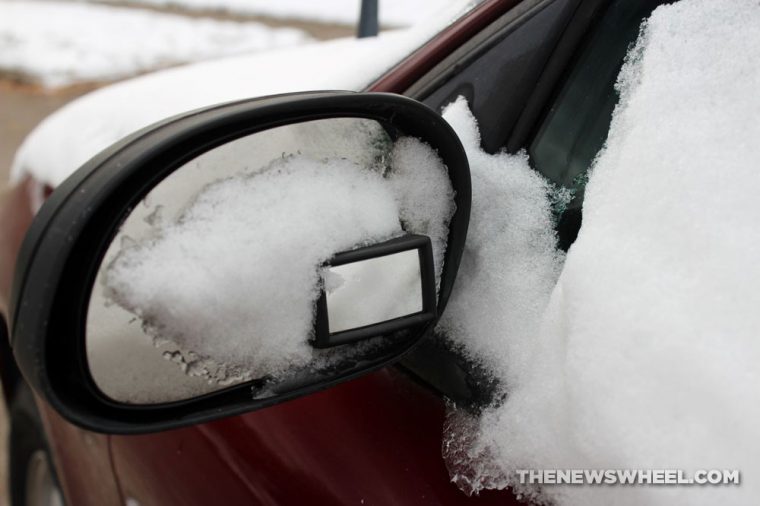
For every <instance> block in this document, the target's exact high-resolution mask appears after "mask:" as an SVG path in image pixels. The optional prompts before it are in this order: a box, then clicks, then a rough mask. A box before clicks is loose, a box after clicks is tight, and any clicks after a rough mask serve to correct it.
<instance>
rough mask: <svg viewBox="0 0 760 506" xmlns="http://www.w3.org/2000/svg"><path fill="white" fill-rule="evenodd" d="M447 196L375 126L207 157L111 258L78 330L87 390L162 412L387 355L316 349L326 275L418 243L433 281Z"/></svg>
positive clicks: (178, 178) (415, 156) (236, 147)
mask: <svg viewBox="0 0 760 506" xmlns="http://www.w3.org/2000/svg"><path fill="white" fill-rule="evenodd" d="M453 198H454V192H453V189H452V187H451V182H450V180H449V178H448V173H447V170H446V168H445V166H444V165H443V163H442V162H441V160H440V158H439V157H438V155H437V154H436V153H435V152H434V151H433V150H432V148H430V147H428V146H427V145H426V144H424V143H422V142H421V141H419V140H417V139H414V138H410V137H401V138H398V139H395V140H392V139H391V138H390V137H389V136H388V134H387V133H386V131H385V129H384V128H383V127H382V126H381V125H380V124H379V123H376V122H374V121H370V120H362V119H348V118H346V119H342V118H338V119H330V120H319V121H312V122H307V123H302V124H297V125H291V126H287V127H280V128H275V129H272V130H268V131H265V132H262V133H258V134H254V135H250V136H248V137H244V138H242V139H239V140H237V141H233V142H230V143H228V144H225V145H223V146H221V147H219V148H216V149H214V150H211V151H209V152H207V153H205V154H203V155H201V156H200V157H198V158H196V159H195V160H193V161H191V162H189V163H187V164H186V165H184V166H183V167H180V168H179V169H178V170H177V171H176V172H174V173H173V174H172V175H171V176H169V177H168V178H166V179H165V180H164V181H162V182H161V183H160V184H159V185H158V186H156V187H155V188H154V189H153V190H151V192H150V193H149V194H148V195H147V196H146V197H145V198H144V200H143V202H142V203H141V204H139V205H138V206H137V207H136V208H135V209H134V210H133V211H132V212H131V214H130V215H129V217H128V218H127V220H126V221H125V222H124V224H123V226H122V227H121V230H120V232H119V234H118V235H117V237H116V238H115V239H114V241H113V243H112V244H111V246H110V248H109V250H108V251H107V253H106V256H105V258H104V260H103V262H102V264H101V267H100V270H99V273H98V279H97V280H96V284H95V287H94V288H93V293H92V298H91V301H90V306H89V311H88V321H87V354H88V360H89V364H90V369H91V372H92V376H93V378H94V380H95V382H96V383H97V385H98V386H99V387H100V389H101V390H102V391H103V392H104V393H105V394H106V395H108V396H109V397H111V398H113V399H116V400H119V401H122V402H132V403H143V404H144V403H155V402H167V401H174V400H180V399H185V398H188V397H191V396H195V395H199V394H202V393H205V392H209V391H214V390H218V389H221V388H225V387H227V386H229V385H232V384H236V383H239V382H242V381H248V380H260V379H262V378H269V380H271V381H270V383H271V382H272V381H275V382H276V381H280V380H283V379H287V377H289V375H290V374H291V373H293V372H294V371H302V370H304V369H314V370H319V369H324V368H325V367H328V366H334V365H336V364H337V363H338V362H340V361H341V360H348V359H349V358H351V357H352V356H354V355H355V354H356V353H367V350H368V348H372V347H375V348H382V347H383V345H384V343H383V340H382V339H375V340H372V339H370V340H369V341H367V342H366V343H361V344H356V345H351V346H348V347H346V346H344V347H340V346H339V347H336V348H332V349H325V350H318V349H315V348H314V347H313V346H311V345H310V344H309V340H310V338H311V337H313V335H312V334H313V329H314V317H315V303H316V300H317V298H318V297H319V293H320V286H321V285H320V283H321V280H320V266H321V265H322V264H323V263H324V262H325V261H327V260H329V259H330V258H331V257H332V256H333V255H335V254H336V253H339V252H342V251H346V250H350V249H353V248H355V247H359V246H364V245H369V244H373V243H377V242H381V241H384V240H388V239H392V238H395V237H399V236H401V235H403V234H405V233H416V234H423V235H426V236H428V237H430V239H431V241H432V245H433V257H434V258H433V261H434V264H435V272H436V273H437V275H440V272H441V268H442V261H443V255H444V253H445V245H446V237H447V235H448V223H449V220H450V219H451V216H452V215H453V212H454V210H455V207H454V202H453ZM417 267H419V266H417ZM404 270H405V271H406V272H409V273H410V275H413V274H414V270H413V269H412V270H410V269H409V267H408V266H406V267H404ZM417 273H418V274H417V275H418V276H419V268H418V269H417ZM336 276H338V275H337V274H334V277H336ZM335 281H336V280H335V279H332V280H330V282H329V284H332V285H335V284H336V283H335ZM327 284H328V280H327V279H326V278H325V281H324V285H325V290H326V291H328V293H329V291H330V290H332V289H333V287H327V286H326V285H327ZM378 286H379V285H378ZM405 286H407V285H404V286H402V287H401V288H400V289H402V290H403V289H406V288H404V287H405ZM408 286H409V287H410V288H409V289H410V290H414V286H415V285H414V284H413V283H411V284H408ZM417 287H418V288H417V290H419V285H417ZM400 295H404V294H403V293H402V294H400ZM372 305H375V306H376V305H377V304H372ZM413 305H414V304H413V302H411V303H409V304H406V306H405V307H411V306H413ZM393 311H395V312H393ZM393 311H391V312H393V314H397V313H398V311H399V310H393ZM402 313H403V311H402ZM402 313H398V315H400V314H402ZM366 323H367V322H362V325H365V324H366ZM269 380H268V381H269ZM254 395H258V394H255V393H254Z"/></svg>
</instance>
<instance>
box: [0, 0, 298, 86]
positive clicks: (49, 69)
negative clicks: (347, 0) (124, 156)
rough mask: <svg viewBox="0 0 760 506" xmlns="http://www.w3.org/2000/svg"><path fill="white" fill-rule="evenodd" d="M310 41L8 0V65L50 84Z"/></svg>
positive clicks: (169, 17)
mask: <svg viewBox="0 0 760 506" xmlns="http://www.w3.org/2000/svg"><path fill="white" fill-rule="evenodd" d="M306 40H308V37H307V36H306V34H305V33H304V32H302V31H300V30H295V29H292V28H270V27H268V26H265V25H263V24H260V23H252V22H248V23H235V22H230V21H215V20H211V19H199V18H187V17H183V16H177V15H173V14H161V13H157V12H148V11H144V10H136V9H126V8H120V7H110V6H102V5H89V4H83V3H68V2H39V3H38V2H13V1H11V2H7V1H3V2H0V72H2V73H6V74H11V75H16V76H19V77H21V78H22V79H24V80H27V81H32V82H37V83H40V84H42V85H44V86H48V87H56V86H64V85H68V84H73V83H79V82H87V81H108V80H115V79H123V78H124V77H129V76H133V75H135V74H139V73H142V72H146V71H149V70H155V69H157V68H161V67H167V66H170V65H176V64H178V63H186V62H190V61H198V60H205V59H209V58H214V57H219V56H227V55H233V54H238V53H244V52H253V51H261V50H264V49H271V48H276V47H283V46H292V45H295V44H299V43H303V42H305V41H306Z"/></svg>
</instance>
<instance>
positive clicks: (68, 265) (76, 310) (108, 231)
mask: <svg viewBox="0 0 760 506" xmlns="http://www.w3.org/2000/svg"><path fill="white" fill-rule="evenodd" d="M337 117H353V118H366V119H371V120H376V121H377V122H379V123H380V124H382V125H383V126H384V127H385V129H386V130H387V131H388V133H389V134H390V135H391V136H392V137H397V136H401V135H406V136H412V137H416V138H419V139H421V140H422V141H424V142H426V143H427V144H428V145H430V146H431V147H432V148H433V149H434V150H435V151H437V153H438V155H439V156H440V158H441V159H442V160H443V162H444V163H445V165H446V167H447V168H448V173H449V178H450V180H451V183H452V186H453V188H454V190H455V192H456V196H455V204H456V212H455V213H454V216H453V217H452V219H451V221H450V224H449V236H448V241H447V247H446V252H445V257H444V264H443V270H442V273H441V278H440V286H439V289H438V301H437V307H434V308H430V305H429V302H430V298H429V294H428V299H427V301H428V302H427V304H428V305H427V306H426V311H425V317H424V318H422V319H420V318H418V320H417V321H416V326H415V327H414V329H413V331H409V330H407V331H406V332H407V334H409V335H408V336H407V338H405V339H403V340H399V341H398V342H397V343H396V344H395V345H394V346H392V347H391V348H390V349H386V350H385V351H384V352H383V353H380V354H376V355H372V356H367V357H366V359H365V360H357V361H355V364H353V366H351V367H349V368H347V369H345V370H341V371H338V372H335V371H333V372H325V373H323V374H322V375H321V376H319V377H311V378H309V379H308V380H304V381H299V380H294V381H290V382H288V383H287V384H282V385H278V387H277V388H275V389H273V390H272V392H271V393H270V394H269V395H268V396H264V397H260V398H255V399H254V398H253V396H252V395H251V382H248V383H241V384H238V385H235V386H231V387H228V388H225V389H223V390H219V391H216V392H212V393H209V394H205V395H202V396H200V397H196V398H193V399H188V400H183V401H177V402H166V403H161V404H152V405H130V404H124V403H119V402H116V401H114V400H112V399H110V398H109V397H107V396H105V395H104V394H103V393H102V392H101V391H100V390H99V389H98V387H97V385H96V384H95V383H94V381H93V379H92V376H91V374H90V371H89V367H88V364H87V357H86V349H85V339H84V335H85V324H86V313H87V306H88V300H89V297H90V293H91V290H92V286H93V284H94V280H95V277H96V274H97V268H98V265H99V263H100V260H102V258H103V256H104V254H105V251H106V249H107V248H108V245H109V244H110V242H111V240H112V239H113V238H114V236H115V235H116V233H117V232H118V230H119V227H120V224H121V223H122V222H123V220H124V219H125V217H126V215H127V214H128V213H129V212H130V210H131V209H132V208H134V206H135V205H136V204H137V203H138V202H139V201H140V199H141V198H143V197H144V196H145V195H146V194H147V193H148V192H149V191H150V189H151V188H153V187H155V186H156V185H157V184H158V183H159V182H161V181H162V180H163V179H164V178H166V177H167V176H168V175H170V174H171V173H172V172H173V171H175V170H177V169H178V168H179V167H181V166H182V165H183V164H184V163H187V162H188V161H190V160H192V159H194V158H196V157H197V156H199V155H201V154H203V153H205V152H207V151H209V150H211V149H213V148H215V147H218V146H220V145H222V144H224V143H226V142H230V141H232V140H235V139H238V138H241V137H243V136H246V135H250V134H253V133H257V132H261V131H264V130H268V129H272V128H275V127H279V126H285V125H289V124H295V123H301V122H306V121H311V120H319V119H328V118H337ZM470 199H471V189H470V174H469V166H468V162H467V158H466V155H465V153H464V149H463V148H462V145H461V143H460V142H459V139H458V138H457V136H456V134H455V133H454V131H453V129H452V128H451V127H450V126H449V125H448V124H447V123H446V122H445V121H444V120H443V119H442V118H441V117H440V115H439V114H437V113H436V112H434V111H432V110H431V109H429V108H428V107H426V106H424V105H422V104H420V103H419V102H416V101H414V100H411V99H409V98H405V97H402V96H399V95H393V94H384V93H352V92H333V91H328V92H311V93H295V94H286V95H277V96H271V97H264V98H258V99H250V100H244V101H240V102H234V103H228V104H221V105H217V106H213V107H209V108H206V109H202V110H198V111H193V112H190V113H187V114H183V115H180V116H176V117H173V118H170V119H167V120H165V121H163V122H160V123H158V124H155V125H152V126H150V127H147V128H145V129H143V130H141V131H139V132H136V133H134V134H132V135H131V136H129V137H127V138H126V139H124V140H122V141H120V142H119V143H117V144H115V145H113V146H111V147H110V148H108V149H107V150H105V151H103V152H101V153H100V154H98V155H97V156H96V157H94V158H93V159H92V160H90V161H89V162H87V163H86V164H85V165H84V166H82V167H81V168H80V169H79V170H77V171H76V172H75V173H74V174H73V175H72V176H71V177H69V178H68V179H67V180H66V181H65V182H64V183H63V184H62V185H61V186H60V187H59V188H57V189H56V190H55V191H54V192H53V193H52V195H51V196H50V198H49V199H48V201H47V202H46V203H45V205H44V206H43V207H42V208H41V209H40V211H39V213H38V214H37V216H36V217H35V219H34V221H33V223H32V225H31V227H30V229H29V231H28V233H27V236H26V238H25V240H24V242H23V244H22V247H21V251H20V253H19V257H18V261H17V265H16V272H15V278H14V283H13V291H12V300H11V307H10V315H11V329H12V337H11V344H12V347H13V351H14V355H15V357H16V361H17V362H18V364H19V368H20V369H21V371H22V373H23V375H24V377H25V379H26V380H27V381H28V382H29V384H30V385H31V386H32V387H33V388H34V390H35V391H36V392H37V393H38V394H39V395H40V396H42V397H43V398H44V399H45V400H46V401H47V402H48V403H50V405H51V406H52V407H53V408H54V409H56V410H57V411H58V412H59V413H60V414H61V415H62V416H64V417H65V418H66V419H67V420H69V421H70V422H72V423H74V424H77V425H79V426H81V427H84V428H87V429H89V430H94V431H98V432H106V433H120V434H130V433H131V434H134V433H145V432H153V431H160V430H165V429H170V428H175V427H181V426H185V425H190V424H194V423H200V422H207V421H210V420H213V419H217V418H221V417H225V416H230V415H236V414H241V413H244V412H247V411H252V410H255V409H260V408H263V407H267V406H270V405H273V404H276V403H279V402H283V401H286V400H289V399H293V398H296V397H299V396H303V395H307V394H309V393H312V392H315V391H318V390H321V389H324V388H328V387H330V386H332V385H335V384H337V383H339V382H342V381H346V380H349V379H352V378H355V377H357V376H360V375H362V374H365V373H367V372H369V371H372V370H376V369H378V368H380V367H383V366H385V365H388V364H390V363H392V362H394V361H396V360H398V359H400V358H401V357H402V356H403V355H404V354H405V353H407V352H408V351H409V350H410V349H411V348H412V347H414V346H415V345H416V344H417V343H418V342H419V341H420V340H421V339H422V338H424V337H425V336H426V335H428V334H429V333H430V332H431V330H432V328H433V327H434V325H435V323H436V321H437V316H440V315H441V314H442V313H443V311H444V309H445V306H446V302H447V300H448V298H449V296H450V294H451V291H452V288H453V286H454V281H455V279H456V274H457V270H458V267H459V262H460V259H461V256H462V252H463V249H464V243H465V238H466V234H467V227H468V223H469V213H470ZM423 249H424V248H423ZM421 251H422V250H421ZM428 265H429V264H428ZM426 275H427V276H429V275H430V274H429V273H427V274H426ZM427 279H428V282H427V286H429V278H427ZM388 330H389V331H390V330H392V329H388ZM410 332H411V333H410ZM254 381H255V380H254Z"/></svg>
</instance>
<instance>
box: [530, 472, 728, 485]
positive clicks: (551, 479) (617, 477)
mask: <svg viewBox="0 0 760 506" xmlns="http://www.w3.org/2000/svg"><path fill="white" fill-rule="evenodd" d="M516 473H517V476H518V478H519V479H520V483H522V484H528V485H739V482H740V473H739V471H738V470H737V469H700V470H698V471H696V472H695V473H694V475H693V476H691V475H689V474H688V473H686V472H685V471H683V470H682V469H518V470H517V471H516Z"/></svg>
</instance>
